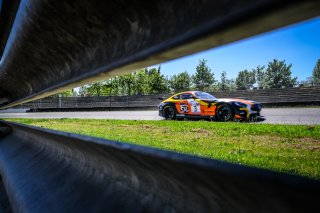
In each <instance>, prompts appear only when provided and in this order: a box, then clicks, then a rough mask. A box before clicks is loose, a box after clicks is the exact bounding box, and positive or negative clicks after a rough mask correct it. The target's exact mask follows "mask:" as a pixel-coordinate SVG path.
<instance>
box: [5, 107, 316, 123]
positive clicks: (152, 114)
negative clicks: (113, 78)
mask: <svg viewBox="0 0 320 213" xmlns="http://www.w3.org/2000/svg"><path fill="white" fill-rule="evenodd" d="M261 114H262V119H261V121H259V123H271V124H308V125H314V124H320V108H264V109H263V110H262V113H261ZM0 118H94V119H128V120H162V119H163V118H161V117H159V116H158V112H157V111H99V112H40V113H24V112H21V110H4V111H0Z"/></svg>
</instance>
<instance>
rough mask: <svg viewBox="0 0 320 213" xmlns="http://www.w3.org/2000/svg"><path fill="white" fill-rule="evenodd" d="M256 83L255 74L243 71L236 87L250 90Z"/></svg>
mask: <svg viewBox="0 0 320 213" xmlns="http://www.w3.org/2000/svg"><path fill="white" fill-rule="evenodd" d="M254 83H256V79H255V72H254V71H251V72H250V71H248V70H243V71H240V72H239V73H238V76H237V78H236V86H237V89H239V90H244V89H250V88H251V87H253V84H254Z"/></svg>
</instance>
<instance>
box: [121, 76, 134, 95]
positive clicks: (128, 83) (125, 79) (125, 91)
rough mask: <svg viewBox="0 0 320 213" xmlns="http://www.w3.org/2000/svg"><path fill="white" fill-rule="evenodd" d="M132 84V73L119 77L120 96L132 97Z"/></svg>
mask: <svg viewBox="0 0 320 213" xmlns="http://www.w3.org/2000/svg"><path fill="white" fill-rule="evenodd" d="M134 83H135V82H134V76H133V74H132V73H129V74H124V75H120V76H119V85H120V88H121V90H122V95H132V94H133V85H134Z"/></svg>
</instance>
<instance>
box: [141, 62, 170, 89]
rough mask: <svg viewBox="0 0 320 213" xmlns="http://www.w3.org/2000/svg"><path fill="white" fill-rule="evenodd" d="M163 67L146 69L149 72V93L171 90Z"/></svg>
mask: <svg viewBox="0 0 320 213" xmlns="http://www.w3.org/2000/svg"><path fill="white" fill-rule="evenodd" d="M160 70H161V67H160V66H159V67H158V69H156V68H152V69H149V70H148V69H146V73H147V74H148V94H155V93H165V92H168V91H169V87H168V79H167V78H166V77H164V75H162V74H161V71H160Z"/></svg>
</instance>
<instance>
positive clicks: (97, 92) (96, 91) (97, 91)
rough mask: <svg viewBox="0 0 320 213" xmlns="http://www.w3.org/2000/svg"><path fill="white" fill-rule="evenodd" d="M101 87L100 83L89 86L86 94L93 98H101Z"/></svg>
mask: <svg viewBox="0 0 320 213" xmlns="http://www.w3.org/2000/svg"><path fill="white" fill-rule="evenodd" d="M102 85H103V83H102V82H101V81H99V82H96V83H93V84H89V85H88V86H87V90H86V91H87V92H88V93H90V94H91V95H94V96H101V95H102Z"/></svg>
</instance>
